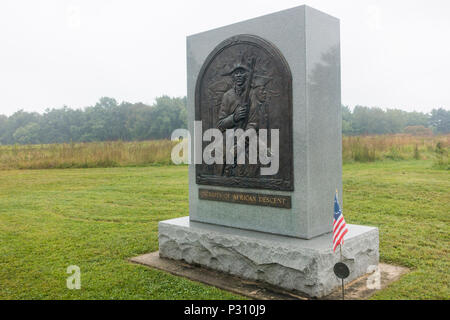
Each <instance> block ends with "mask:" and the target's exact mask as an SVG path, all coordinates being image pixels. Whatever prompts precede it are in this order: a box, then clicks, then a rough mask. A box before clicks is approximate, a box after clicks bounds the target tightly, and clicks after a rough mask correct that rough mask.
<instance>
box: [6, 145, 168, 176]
mask: <svg viewBox="0 0 450 320" xmlns="http://www.w3.org/2000/svg"><path fill="white" fill-rule="evenodd" d="M173 145H174V143H173V142H172V141H169V140H156V141H140V142H123V141H114V142H89V143H62V144H45V145H14V146H0V169H50V168H93V167H119V166H142V165H150V164H170V152H171V150H172V147H173Z"/></svg>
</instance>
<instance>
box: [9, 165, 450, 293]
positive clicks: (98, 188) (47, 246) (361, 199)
mask: <svg viewBox="0 0 450 320" xmlns="http://www.w3.org/2000/svg"><path fill="white" fill-rule="evenodd" d="M344 191H345V193H344V214H345V217H346V220H347V222H348V223H357V224H367V225H373V226H377V227H379V228H380V240H381V243H380V253H381V261H383V262H388V263H392V264H398V265H402V266H406V267H409V268H411V272H410V273H409V274H407V275H405V276H403V277H402V279H401V280H400V281H398V282H396V283H394V284H392V285H391V286H389V287H388V288H386V289H384V290H382V291H380V292H379V293H378V294H376V295H375V296H374V297H373V298H375V299H437V298H440V299H449V298H450V293H449V288H448V284H449V280H450V277H449V271H450V263H449V262H450V257H449V235H450V172H449V171H444V170H435V169H433V168H432V165H431V162H427V161H399V162H376V163H372V164H349V165H345V166H344ZM187 214H188V182H187V167H185V166H183V167H175V166H161V167H140V168H108V169H62V170H61V169H55V170H21V171H16V170H11V171H8V170H6V171H0V299H234V298H237V299H239V298H242V297H239V296H236V295H233V294H231V293H228V292H225V291H222V290H219V289H216V288H214V287H210V286H205V285H203V284H200V283H195V282H192V281H189V280H186V279H183V278H180V277H175V276H172V275H170V274H167V273H165V272H162V271H157V270H153V269H150V268H147V267H144V266H140V265H136V264H131V263H129V262H128V261H127V258H129V257H133V256H137V255H140V254H143V253H147V252H151V251H155V250H157V248H158V221H160V220H164V219H169V218H174V217H180V216H185V215H187ZM330 219H331V216H330ZM69 265H77V266H79V267H80V269H81V289H80V290H69V289H67V287H66V278H67V277H68V276H69V275H68V274H66V269H67V267H68V266H69Z"/></svg>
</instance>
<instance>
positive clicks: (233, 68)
mask: <svg viewBox="0 0 450 320" xmlns="http://www.w3.org/2000/svg"><path fill="white" fill-rule="evenodd" d="M238 69H243V70H245V71H247V72H249V71H250V69H249V68H248V67H247V66H246V65H244V64H242V63H235V64H234V65H233V67H232V68H231V70H230V71H228V72H226V73H224V74H223V75H224V76H231V75H232V74H233V72H235V71H236V70H238Z"/></svg>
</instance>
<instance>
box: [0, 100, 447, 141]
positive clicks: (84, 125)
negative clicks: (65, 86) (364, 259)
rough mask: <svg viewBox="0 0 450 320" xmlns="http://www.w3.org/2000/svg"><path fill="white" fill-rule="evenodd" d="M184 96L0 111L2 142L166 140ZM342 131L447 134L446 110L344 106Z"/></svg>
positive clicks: (179, 124) (181, 123)
mask: <svg viewBox="0 0 450 320" xmlns="http://www.w3.org/2000/svg"><path fill="white" fill-rule="evenodd" d="M186 115H187V114H186V97H181V98H174V97H168V96H161V97H158V98H156V99H155V103H153V104H152V105H146V104H143V103H129V102H122V103H120V104H119V103H118V102H117V101H116V100H115V99H113V98H108V97H103V98H101V99H100V100H99V102H97V103H96V104H95V105H94V106H89V107H86V108H84V109H71V108H68V107H66V106H65V107H62V108H59V109H47V110H46V111H45V112H44V113H43V114H40V113H37V112H25V111H23V110H20V111H17V112H16V113H14V114H13V115H11V116H9V117H7V116H4V115H0V144H3V145H6V144H47V143H62V142H90V141H115V140H123V141H136V140H154V139H170V136H171V133H172V131H173V130H175V129H177V128H186V127H187V118H186ZM342 132H343V134H344V135H363V134H392V133H402V132H407V133H413V134H415V133H419V134H424V133H425V134H427V133H429V134H431V132H433V133H435V134H446V133H450V110H445V109H443V108H440V109H434V110H432V111H431V113H430V114H426V113H421V112H407V111H402V110H397V109H388V110H386V111H385V110H383V109H381V108H369V107H364V106H356V107H355V108H354V110H353V111H351V110H350V108H348V107H346V106H343V107H342Z"/></svg>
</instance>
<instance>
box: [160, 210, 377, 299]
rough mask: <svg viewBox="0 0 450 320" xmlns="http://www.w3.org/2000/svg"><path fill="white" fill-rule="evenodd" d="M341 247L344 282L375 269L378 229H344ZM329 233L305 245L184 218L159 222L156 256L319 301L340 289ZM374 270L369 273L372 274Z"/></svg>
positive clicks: (335, 254)
mask: <svg viewBox="0 0 450 320" xmlns="http://www.w3.org/2000/svg"><path fill="white" fill-rule="evenodd" d="M348 228H349V232H348V233H347V235H346V236H345V244H344V246H343V248H342V255H343V261H344V263H345V264H347V266H348V267H349V269H350V276H349V277H348V278H347V279H346V280H345V281H346V283H348V282H349V281H352V280H354V279H357V278H359V277H361V276H362V275H364V274H366V273H367V272H370V269H369V267H371V266H372V267H371V268H374V266H377V265H378V259H379V253H378V244H379V239H378V229H377V228H375V227H367V226H358V225H351V224H348ZM331 245H332V240H331V233H329V234H325V235H322V236H318V237H316V238H313V239H310V240H304V239H298V238H293V237H287V236H280V235H275V234H268V233H263V232H258V231H249V230H243V229H237V228H231V227H225V226H219V225H212V224H207V223H201V222H193V221H189V217H182V218H176V219H171V220H165V221H161V222H160V223H159V254H160V256H161V257H164V258H169V259H175V260H184V261H186V262H188V263H191V264H198V265H201V266H204V267H207V268H211V269H214V270H218V271H222V272H226V273H229V274H232V275H236V276H239V277H242V278H246V279H251V280H257V281H262V282H265V283H269V284H271V285H275V286H278V287H280V288H283V289H287V290H293V291H298V292H300V293H303V294H306V295H308V296H310V297H317V298H320V297H323V296H325V295H327V294H329V293H331V292H332V291H333V290H334V289H336V288H337V287H338V286H340V284H341V281H340V280H339V279H338V278H337V277H336V275H335V274H334V272H333V266H334V265H335V263H337V262H338V261H340V254H339V251H338V250H336V252H335V253H333V251H332V248H331ZM372 270H373V269H372Z"/></svg>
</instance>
